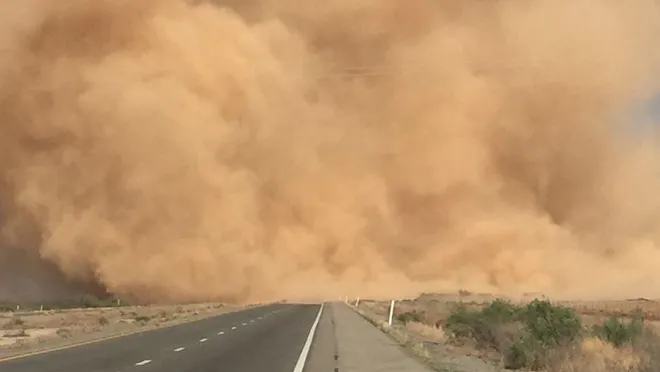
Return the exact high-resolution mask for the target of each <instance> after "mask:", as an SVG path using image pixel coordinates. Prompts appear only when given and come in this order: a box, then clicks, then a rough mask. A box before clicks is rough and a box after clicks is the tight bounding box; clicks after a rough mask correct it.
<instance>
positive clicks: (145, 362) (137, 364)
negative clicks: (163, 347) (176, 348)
mask: <svg viewBox="0 0 660 372" xmlns="http://www.w3.org/2000/svg"><path fill="white" fill-rule="evenodd" d="M149 363H151V360H149V359H145V360H143V361H141V362H140V363H135V365H136V366H138V367H140V366H143V365H145V364H149Z"/></svg>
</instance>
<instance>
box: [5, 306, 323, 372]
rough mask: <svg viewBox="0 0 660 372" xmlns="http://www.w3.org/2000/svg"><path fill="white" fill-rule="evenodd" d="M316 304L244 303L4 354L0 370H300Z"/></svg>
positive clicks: (204, 371) (103, 371) (236, 371)
mask: <svg viewBox="0 0 660 372" xmlns="http://www.w3.org/2000/svg"><path fill="white" fill-rule="evenodd" d="M320 308H321V305H294V304H276V305H269V306H263V307H256V308H250V309H247V310H243V311H239V312H232V313H228V314H222V315H219V316H216V317H213V318H207V319H203V320H200V321H196V322H191V323H186V324H180V325H176V326H172V327H168V328H160V329H156V330H152V331H146V332H142V333H137V334H133V335H129V336H125V337H120V338H115V339H110V340H105V341H100V342H95V343H91V344H87V345H82V346H77V347H72V348H68V349H62V350H56V351H51V352H47V353H43V354H37V355H32V356H27V357H24V358H18V359H11V360H6V361H3V362H0V372H72V371H76V372H133V371H134V372H213V371H230V372H231V371H235V372H266V371H267V372H302V371H301V370H300V365H299V366H298V367H296V365H297V364H298V360H299V358H300V355H301V352H302V350H303V346H304V345H305V344H306V343H307V338H308V335H309V333H310V329H311V328H312V326H313V325H314V324H315V322H317V321H316V320H317V317H318V315H319V311H320ZM306 372H307V371H306Z"/></svg>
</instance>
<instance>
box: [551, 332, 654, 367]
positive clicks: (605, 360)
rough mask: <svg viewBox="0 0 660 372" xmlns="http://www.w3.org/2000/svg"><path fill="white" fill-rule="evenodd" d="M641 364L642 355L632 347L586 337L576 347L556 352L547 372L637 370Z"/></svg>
mask: <svg viewBox="0 0 660 372" xmlns="http://www.w3.org/2000/svg"><path fill="white" fill-rule="evenodd" d="M641 366H642V356H641V355H639V353H637V352H636V351H635V350H633V349H632V348H623V349H617V348H615V347H613V346H612V345H611V344H609V343H607V342H605V341H603V340H601V339H598V338H586V339H585V340H584V341H583V342H582V343H581V345H579V346H578V347H576V348H573V349H570V350H561V351H559V352H558V353H556V354H555V359H554V360H552V361H551V362H550V366H549V368H548V372H637V371H640V367H641Z"/></svg>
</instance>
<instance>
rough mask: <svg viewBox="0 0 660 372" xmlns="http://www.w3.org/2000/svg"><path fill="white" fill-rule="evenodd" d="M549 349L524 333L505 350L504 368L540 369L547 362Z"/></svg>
mask: <svg viewBox="0 0 660 372" xmlns="http://www.w3.org/2000/svg"><path fill="white" fill-rule="evenodd" d="M547 351H548V349H547V348H544V347H543V345H542V344H541V343H540V342H539V341H538V340H537V339H535V338H533V337H531V336H530V335H529V334H526V335H523V336H522V337H520V338H519V339H518V340H516V341H515V342H514V343H513V344H511V345H510V346H509V347H508V349H507V350H505V352H504V358H503V360H504V368H506V369H521V368H527V369H530V370H532V371H537V370H540V369H541V368H543V366H544V365H545V364H546V360H547Z"/></svg>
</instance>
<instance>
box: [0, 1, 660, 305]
mask: <svg viewBox="0 0 660 372" xmlns="http://www.w3.org/2000/svg"><path fill="white" fill-rule="evenodd" d="M658 10H659V6H658V5H656V3H655V2H654V1H652V0H638V1H634V2H622V1H614V0H570V1H569V0H529V1H511V0H497V1H479V0H474V1H458V0H441V1H435V0H415V1H400V0H359V1H355V0H327V1H324V2H314V1H307V2H303V1H294V0H245V1H230V0H224V1H222V0H219V1H214V2H207V1H195V2H192V1H188V2H186V1H183V0H142V1H129V0H115V1H110V0H101V1H85V0H66V1H57V2H54V1H48V0H29V1H27V0H22V1H5V2H3V3H2V5H0V18H2V19H0V35H1V36H0V48H1V52H2V54H1V56H2V58H1V59H0V128H1V136H0V141H1V142H0V213H1V214H0V216H1V217H2V234H1V238H2V248H1V249H0V257H1V261H0V271H1V272H2V273H3V275H2V280H3V282H2V287H3V289H2V291H0V294H6V293H13V295H15V296H27V295H28V294H29V295H31V296H41V295H45V294H47V293H48V294H51V295H52V294H53V293H60V292H61V293H65V292H67V291H71V290H75V288H77V287H76V286H85V285H93V286H99V287H101V288H104V289H105V290H107V291H109V292H112V293H117V294H125V295H131V296H135V297H136V298H139V299H140V300H141V301H145V302H175V301H176V302H185V301H204V300H223V301H229V302H255V301H268V300H276V299H282V298H289V299H296V298H309V297H313V298H336V296H339V295H341V296H344V295H347V296H354V295H360V296H363V297H367V296H376V297H378V296H390V297H391V296H399V295H407V294H412V293H417V292H419V291H448V290H451V291H453V290H457V289H459V288H463V289H470V290H474V291H487V292H498V293H507V294H515V293H522V292H530V291H533V292H543V293H546V294H549V295H554V296H562V297H572V298H578V297H581V298H586V297H590V298H595V297H617V296H660V279H659V278H658V276H657V275H655V272H656V269H657V268H658V267H659V266H660V196H658V192H659V190H660V187H658V186H660V172H659V171H660V168H659V167H658V165H659V164H660V163H659V160H660V158H659V157H658V155H659V154H660V152H659V151H658V147H657V143H656V142H655V138H654V137H653V135H652V134H650V133H645V134H643V135H640V134H639V133H637V132H634V131H633V130H632V129H631V128H632V127H633V126H634V125H633V124H634V123H632V122H631V121H632V119H631V115H629V111H630V109H631V107H633V106H634V105H635V104H636V103H638V102H640V101H643V100H644V99H646V98H648V97H649V96H650V95H651V94H653V93H654V92H655V91H656V90H657V89H658V86H657V85H658V84H657V83H658V82H659V81H658V80H659V79H658V76H659V75H658V71H657V70H658V67H660V58H659V57H660V54H659V53H660V48H658V46H660V36H659V35H660V13H659V12H658ZM26 283H28V284H29V285H27V284H26Z"/></svg>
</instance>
